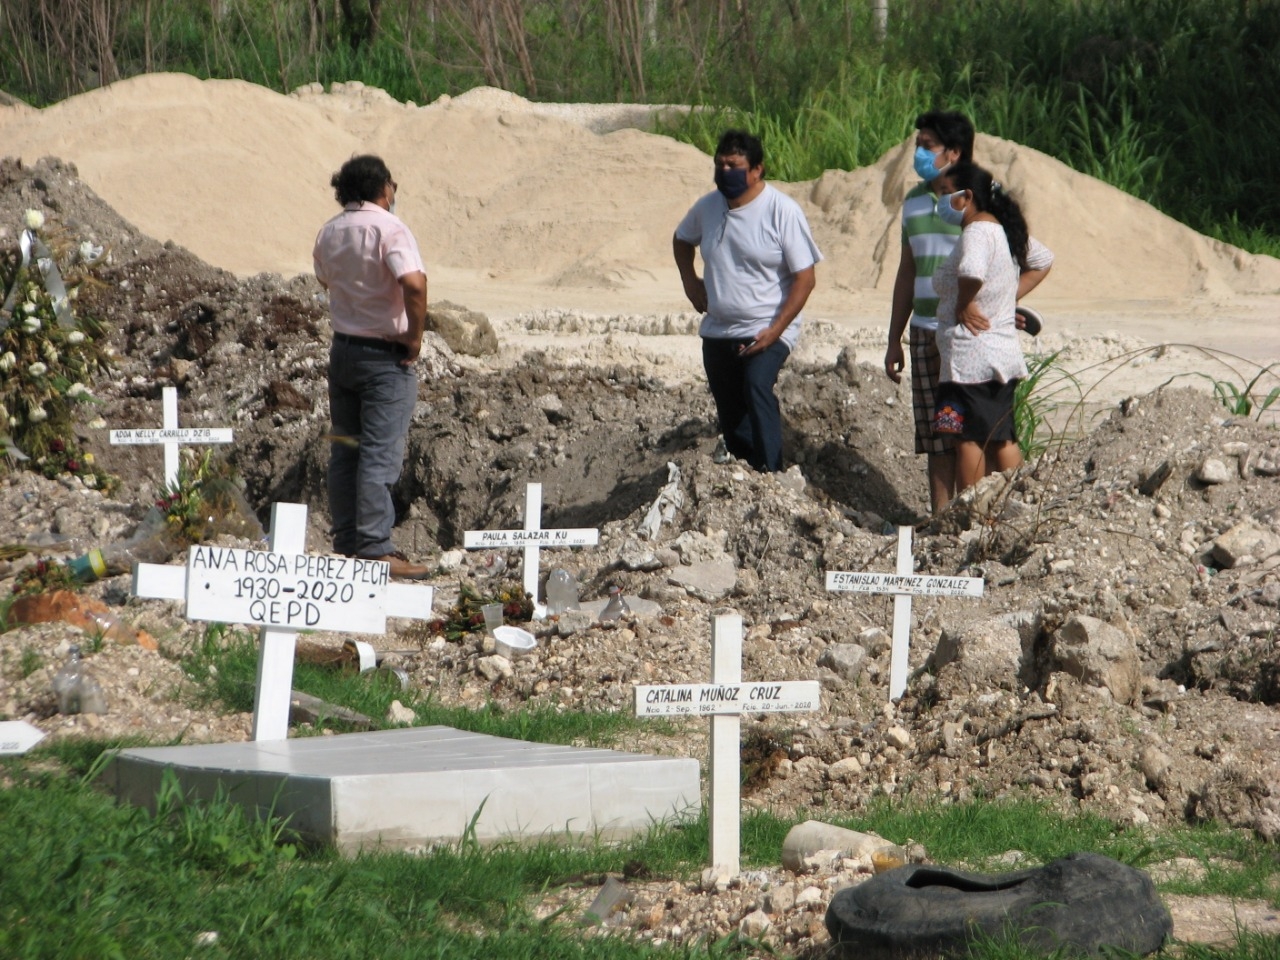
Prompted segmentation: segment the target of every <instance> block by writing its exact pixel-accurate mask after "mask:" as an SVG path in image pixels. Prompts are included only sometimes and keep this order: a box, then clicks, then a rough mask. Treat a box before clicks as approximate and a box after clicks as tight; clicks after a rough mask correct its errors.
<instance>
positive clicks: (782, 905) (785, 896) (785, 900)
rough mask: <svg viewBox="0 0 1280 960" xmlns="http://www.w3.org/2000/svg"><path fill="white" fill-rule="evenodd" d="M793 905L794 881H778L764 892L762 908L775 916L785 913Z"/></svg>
mask: <svg viewBox="0 0 1280 960" xmlns="http://www.w3.org/2000/svg"><path fill="white" fill-rule="evenodd" d="M795 905H796V885H795V884H794V883H780V884H778V885H777V886H776V887H774V888H773V889H772V890H770V891H769V892H768V893H767V894H765V898H764V909H765V910H766V911H767V912H769V913H771V914H774V915H775V916H776V915H777V914H780V913H786V912H787V911H788V910H790V909H791V908H792V907H794V906H795Z"/></svg>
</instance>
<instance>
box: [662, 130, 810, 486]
mask: <svg viewBox="0 0 1280 960" xmlns="http://www.w3.org/2000/svg"><path fill="white" fill-rule="evenodd" d="M715 184H716V190H715V191H714V192H712V193H708V194H707V195H705V196H704V197H702V198H701V199H699V200H698V201H697V203H695V204H694V205H693V207H692V208H690V210H689V212H688V213H687V214H685V217H684V219H683V220H681V221H680V225H679V226H678V227H676V232H675V237H674V239H673V240H672V250H673V253H674V255H675V260H676V266H677V267H678V268H679V270H680V279H681V281H682V282H683V284H684V292H685V296H687V297H688V298H689V302H690V303H692V304H693V307H694V309H695V310H698V311H701V312H702V313H704V314H705V316H704V317H703V318H702V325H701V326H700V327H699V329H698V333H699V335H700V336H701V337H702V363H703V367H704V369H705V370H706V372H707V384H708V386H709V387H710V388H711V395H712V397H713V398H714V399H715V403H716V416H717V418H718V419H719V421H720V432H721V434H722V435H723V436H724V442H725V447H726V448H727V449H728V451H729V453H731V454H733V455H734V456H735V457H738V458H739V459H742V460H746V461H747V462H748V463H749V464H751V466H753V467H755V468H756V469H757V470H760V471H765V472H773V471H778V470H781V469H782V416H781V412H780V410H779V408H778V398H777V396H776V394H775V393H774V385H775V384H776V383H777V381H778V372H779V371H780V370H781V369H782V364H783V363H784V362H785V361H786V359H787V357H788V356H789V355H790V354H791V350H792V349H793V348H794V347H795V345H796V341H797V340H799V339H800V326H801V322H802V318H801V315H800V311H801V310H802V309H803V308H804V304H805V301H806V300H808V299H809V294H810V293H811V292H812V291H813V286H814V279H815V278H814V265H815V264H817V262H818V261H819V260H821V259H822V253H821V252H820V251H819V250H818V246H817V244H815V243H814V242H813V235H812V234H811V233H810V232H809V223H808V221H807V220H806V219H805V216H804V212H803V211H802V210H801V209H800V205H799V204H797V203H796V202H795V201H794V200H792V199H791V198H790V197H788V196H786V195H785V194H782V193H780V192H778V191H777V190H775V189H773V187H771V186H769V185H768V184H767V183H765V180H764V148H763V147H762V146H761V144H760V140H759V139H758V138H756V137H754V136H752V135H751V134H749V133H745V132H743V131H741V130H730V131H728V132H726V133H725V134H724V136H722V137H721V138H720V143H719V144H718V145H717V147H716V156H715ZM696 249H700V250H701V252H702V262H703V274H704V277H705V279H704V277H699V276H698V273H697V270H696V269H695V267H694V251H695V250H696Z"/></svg>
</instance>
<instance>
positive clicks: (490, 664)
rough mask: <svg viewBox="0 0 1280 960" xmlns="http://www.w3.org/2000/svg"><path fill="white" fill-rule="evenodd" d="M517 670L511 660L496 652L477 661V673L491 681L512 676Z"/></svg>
mask: <svg viewBox="0 0 1280 960" xmlns="http://www.w3.org/2000/svg"><path fill="white" fill-rule="evenodd" d="M514 672H515V670H514V668H513V667H512V666H511V661H510V660H508V659H507V658H506V657H504V656H501V655H500V654H496V653H495V654H494V655H493V656H491V657H481V658H480V659H479V660H477V661H476V673H478V674H480V676H482V677H484V678H485V679H486V680H488V681H489V682H490V683H493V682H494V681H496V680H503V679H505V678H507V677H509V676H511V675H512V674H513V673H514Z"/></svg>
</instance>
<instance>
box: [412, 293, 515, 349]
mask: <svg viewBox="0 0 1280 960" xmlns="http://www.w3.org/2000/svg"><path fill="white" fill-rule="evenodd" d="M427 329H428V330H430V331H432V332H434V333H436V334H438V335H439V336H440V338H441V339H442V340H444V342H445V343H447V344H448V345H449V348H450V349H451V350H453V351H454V352H455V353H461V354H465V355H466V356H469V357H483V356H485V355H487V354H493V353H497V352H498V335H497V334H496V333H494V331H493V324H492V323H490V322H489V318H488V317H486V316H485V315H484V314H483V313H477V312H475V311H474V310H468V309H467V308H466V307H460V306H458V305H457V304H456V303H450V302H449V301H448V300H441V301H438V302H436V303H433V304H432V305H431V308H430V309H429V310H428V311H427Z"/></svg>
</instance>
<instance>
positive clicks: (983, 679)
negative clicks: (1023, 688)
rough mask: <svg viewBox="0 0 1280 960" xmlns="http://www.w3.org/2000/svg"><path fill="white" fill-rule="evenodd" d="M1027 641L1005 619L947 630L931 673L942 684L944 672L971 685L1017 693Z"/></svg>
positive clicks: (930, 660)
mask: <svg viewBox="0 0 1280 960" xmlns="http://www.w3.org/2000/svg"><path fill="white" fill-rule="evenodd" d="M1022 654H1023V638H1022V635H1021V634H1020V633H1019V631H1018V630H1017V628H1015V627H1013V626H1011V625H1010V624H1009V623H1007V622H1005V621H1004V620H1001V619H990V620H973V621H970V622H969V623H966V624H963V625H962V626H960V627H958V628H950V627H945V628H944V629H943V631H942V636H941V637H940V638H939V639H938V645H937V647H936V648H935V649H934V651H933V654H932V655H931V657H930V658H929V664H930V666H929V669H930V670H931V672H933V673H934V674H936V675H937V676H938V678H939V680H940V681H941V680H942V679H943V672H944V671H949V672H951V673H958V674H959V676H960V677H961V678H962V679H963V681H964V683H965V684H966V685H967V684H969V683H975V684H978V685H979V686H984V687H985V686H988V685H990V686H995V687H1002V688H1004V689H1015V688H1016V687H1017V686H1018V675H1019V671H1020V670H1021V669H1022Z"/></svg>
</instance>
